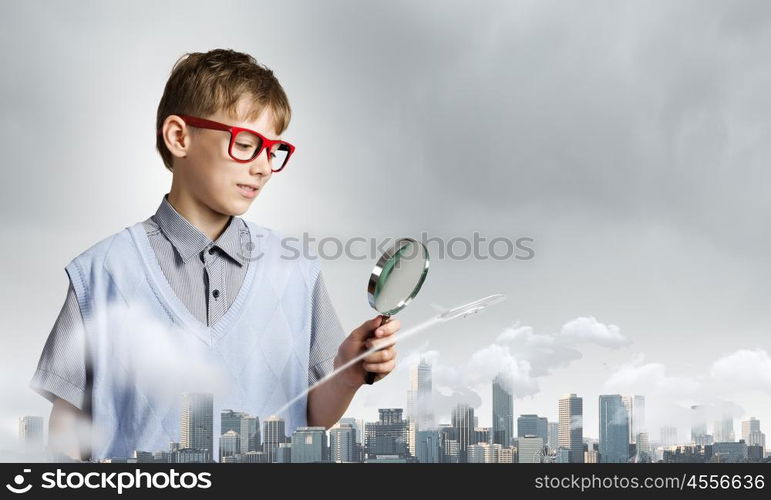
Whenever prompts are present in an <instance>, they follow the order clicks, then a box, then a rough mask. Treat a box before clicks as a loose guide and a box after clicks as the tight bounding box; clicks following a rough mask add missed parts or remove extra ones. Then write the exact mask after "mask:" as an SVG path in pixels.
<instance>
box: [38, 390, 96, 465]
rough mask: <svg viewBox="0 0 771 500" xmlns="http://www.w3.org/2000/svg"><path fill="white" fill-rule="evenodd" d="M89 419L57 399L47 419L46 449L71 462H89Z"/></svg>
mask: <svg viewBox="0 0 771 500" xmlns="http://www.w3.org/2000/svg"><path fill="white" fill-rule="evenodd" d="M90 427H91V417H90V415H88V414H87V413H86V412H84V411H83V410H80V409H79V408H76V407H75V406H73V405H71V404H70V403H68V402H67V401H65V400H64V399H62V398H59V397H57V398H56V399H55V400H54V405H53V408H51V416H50V417H49V419H48V448H49V450H50V451H51V452H52V453H54V456H56V455H58V454H64V455H67V456H68V457H70V458H72V459H73V460H90V459H91V443H90V435H91V434H90Z"/></svg>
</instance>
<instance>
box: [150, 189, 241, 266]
mask: <svg viewBox="0 0 771 500" xmlns="http://www.w3.org/2000/svg"><path fill="white" fill-rule="evenodd" d="M167 197H168V194H165V195H164V196H163V199H162V200H161V204H160V205H159V206H158V210H156V211H155V215H154V216H153V219H154V220H155V222H156V223H157V224H158V226H159V227H160V228H161V231H163V234H164V235H166V237H167V238H168V239H169V241H170V242H171V244H172V246H173V247H174V248H175V249H176V251H177V253H178V254H179V256H180V258H181V259H182V262H183V263H187V262H188V261H189V260H190V259H191V258H192V257H194V256H196V255H199V254H200V253H201V252H203V251H204V250H207V249H208V247H219V249H220V250H221V251H222V252H224V253H225V254H226V255H227V256H228V257H230V258H231V259H233V260H234V261H235V262H236V263H238V265H239V266H241V265H243V264H244V263H245V260H244V256H243V252H242V251H241V248H240V246H241V245H240V243H241V232H242V231H246V228H245V225H244V224H243V223H242V221H241V218H240V217H236V216H231V217H230V222H228V226H227V227H226V228H225V231H223V233H222V234H221V235H220V236H219V238H217V240H216V241H214V242H212V240H211V239H210V238H209V237H208V236H206V235H205V234H203V233H202V232H201V230H200V229H198V228H197V227H195V226H194V225H192V224H191V223H190V222H189V221H188V220H187V219H185V218H184V217H183V216H182V215H180V214H179V212H177V210H176V209H175V208H174V207H173V206H172V205H171V203H169V201H168V199H167ZM242 228H243V229H242Z"/></svg>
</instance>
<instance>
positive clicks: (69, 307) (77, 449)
mask: <svg viewBox="0 0 771 500" xmlns="http://www.w3.org/2000/svg"><path fill="white" fill-rule="evenodd" d="M89 385H90V384H89V382H88V364H87V362H86V347H85V329H84V325H83V317H82V315H81V313H80V307H79V306H78V302H77V297H76V296H75V290H74V289H73V287H72V283H70V285H69V288H68V290H67V298H66V299H65V301H64V305H63V306H62V309H61V311H60V312H59V316H58V317H57V319H56V322H55V324H54V326H53V328H52V329H51V332H50V334H49V335H48V339H47V340H46V343H45V346H44V347H43V351H42V352H41V354H40V360H39V361H38V365H37V369H36V370H35V373H34V375H33V377H32V380H31V381H30V384H29V386H30V387H31V388H32V389H33V390H34V391H36V392H37V393H38V394H40V395H41V396H43V397H45V398H46V399H48V400H49V401H51V403H53V407H52V409H51V415H50V417H49V422H48V429H49V432H48V440H49V446H48V447H49V450H50V451H53V452H54V453H61V454H64V455H67V456H69V457H71V458H74V459H76V460H80V459H81V457H84V456H85V457H86V458H88V455H90V452H87V448H88V443H87V439H88V434H87V433H85V432H83V431H84V429H83V428H84V427H86V424H88V423H90V415H89V414H88V413H87V407H88V399H89V397H88V396H89V392H90V387H89Z"/></svg>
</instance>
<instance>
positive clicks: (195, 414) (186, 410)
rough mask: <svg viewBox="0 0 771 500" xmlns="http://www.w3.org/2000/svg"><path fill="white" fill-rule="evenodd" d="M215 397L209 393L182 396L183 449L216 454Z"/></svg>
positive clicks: (181, 431)
mask: <svg viewBox="0 0 771 500" xmlns="http://www.w3.org/2000/svg"><path fill="white" fill-rule="evenodd" d="M213 399H214V396H213V395H212V394H208V393H185V394H183V395H182V425H181V429H180V433H181V436H180V446H181V448H191V449H194V450H208V451H209V453H210V454H212V456H213V454H214V429H213V425H214V412H213Z"/></svg>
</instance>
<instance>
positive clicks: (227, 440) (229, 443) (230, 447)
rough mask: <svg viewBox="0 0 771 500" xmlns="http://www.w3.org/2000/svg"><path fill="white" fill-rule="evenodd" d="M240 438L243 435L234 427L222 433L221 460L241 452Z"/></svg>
mask: <svg viewBox="0 0 771 500" xmlns="http://www.w3.org/2000/svg"><path fill="white" fill-rule="evenodd" d="M240 440H241V437H240V436H239V435H238V433H237V432H236V431H234V430H232V429H231V430H228V431H226V432H225V433H223V434H222V435H220V462H223V461H224V459H225V458H226V457H233V456H235V455H237V454H239V453H241V450H240Z"/></svg>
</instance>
